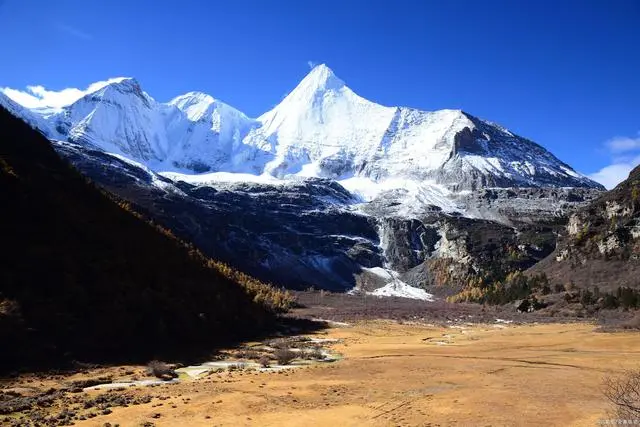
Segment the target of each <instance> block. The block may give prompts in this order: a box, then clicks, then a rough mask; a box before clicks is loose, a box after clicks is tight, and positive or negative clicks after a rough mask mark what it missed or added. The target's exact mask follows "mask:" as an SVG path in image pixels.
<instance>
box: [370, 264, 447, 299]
mask: <svg viewBox="0 0 640 427" xmlns="http://www.w3.org/2000/svg"><path fill="white" fill-rule="evenodd" d="M363 270H365V271H368V272H369V273H371V274H375V275H376V276H379V277H381V278H383V279H385V280H388V281H389V283H387V284H386V285H384V286H383V287H381V288H378V289H376V290H374V291H371V292H367V294H368V295H374V296H378V297H400V298H411V299H419V300H422V301H433V300H434V297H433V295H431V294H430V293H428V292H427V291H425V290H424V289H420V288H416V287H414V286H411V285H409V284H407V283H405V282H403V281H402V280H400V279H399V278H398V273H397V272H395V271H393V270H390V269H387V268H382V267H373V268H363Z"/></svg>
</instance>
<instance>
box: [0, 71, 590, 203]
mask: <svg viewBox="0 0 640 427" xmlns="http://www.w3.org/2000/svg"><path fill="white" fill-rule="evenodd" d="M0 103H2V105H5V106H8V108H9V109H10V110H11V111H13V112H14V113H15V114H17V115H20V116H22V117H23V118H25V120H27V121H29V122H30V123H32V124H33V125H34V126H36V127H38V128H39V129H41V130H42V131H43V132H44V133H46V134H47V135H48V136H49V137H50V138H52V139H60V140H69V141H71V142H76V143H80V144H85V145H89V146H91V147H96V148H99V149H102V150H104V151H106V152H110V153H115V154H118V155H121V156H125V157H128V158H129V159H132V160H135V161H137V162H140V163H143V164H144V165H146V166H147V167H149V168H151V169H152V170H154V171H156V172H165V173H167V175H166V176H171V175H170V174H172V173H173V174H179V175H174V176H176V177H177V176H180V179H182V180H185V181H188V182H189V181H190V182H193V183H198V184H201V185H206V184H207V183H211V182H216V181H219V180H223V181H230V180H231V181H239V180H245V181H250V182H257V181H265V180H266V181H269V182H274V180H289V179H291V178H296V179H297V178H304V177H321V178H330V179H334V180H336V181H338V182H340V183H342V184H343V185H344V186H345V188H348V189H349V190H350V191H352V192H353V193H354V194H355V195H357V196H358V197H359V198H360V199H361V201H369V200H373V199H375V198H376V197H378V196H379V195H380V194H382V193H384V192H388V191H392V190H399V191H400V190H401V191H405V192H406V198H405V200H406V203H407V206H408V208H407V214H410V212H411V211H414V210H415V209H414V207H416V206H417V207H419V206H420V205H421V204H432V205H436V206H439V207H441V208H442V209H444V210H445V211H457V210H459V207H458V206H457V205H456V204H455V203H454V202H453V201H452V199H453V197H452V196H453V194H454V193H455V194H459V193H460V192H461V191H469V190H475V189H478V188H487V187H501V188H505V187H513V186H520V187H589V188H600V186H599V185H598V184H597V183H595V182H593V181H591V180H589V179H588V178H586V177H584V176H583V175H581V174H579V173H577V172H575V171H574V170H573V169H571V167H569V166H568V165H566V164H565V163H563V162H561V161H560V160H558V159H557V158H556V157H555V156H553V155H552V154H551V153H550V152H548V151H547V150H545V149H544V148H542V147H541V146H539V145H537V144H535V143H534V142H532V141H529V140H527V139H525V138H521V137H519V136H517V135H515V134H513V133H512V132H510V131H508V130H507V129H505V128H503V127H501V126H498V125H495V124H493V123H490V122H487V121H483V120H480V119H478V118H476V117H473V116H471V115H469V114H467V113H465V112H463V111H460V110H439V111H433V112H426V111H420V110H416V109H411V108H405V107H386V106H382V105H379V104H376V103H374V102H371V101H368V100H366V99H364V98H362V97H361V96H359V95H357V94H356V93H354V92H353V91H352V90H351V89H349V87H347V86H346V84H345V83H344V82H343V81H342V80H341V79H339V78H338V77H337V76H336V75H335V74H334V73H333V71H332V70H331V69H329V68H328V67H327V66H326V65H324V64H323V65H318V66H317V67H315V68H314V69H313V70H312V71H311V72H310V73H309V74H308V75H307V76H306V77H305V78H304V79H303V80H302V81H301V82H300V84H298V86H296V88H295V89H294V90H293V91H291V93H289V94H288V95H287V96H286V97H285V99H284V100H282V102H281V103H280V104H279V105H277V106H276V107H275V108H273V109H272V110H271V111H269V112H267V113H265V114H263V115H261V116H260V117H258V118H257V119H251V118H249V117H247V116H246V115H245V114H243V113H242V112H240V111H239V110H237V109H235V108H233V107H231V106H229V105H227V104H225V103H223V102H220V101H219V100H217V99H215V98H213V97H211V96H210V95H207V94H204V93H201V92H189V93H187V94H185V95H182V96H178V97H176V98H174V99H173V100H171V101H169V102H167V103H160V102H157V101H156V100H154V99H153V98H152V97H151V96H149V95H148V94H147V93H146V92H144V91H143V90H142V88H141V86H140V84H139V83H138V82H137V81H136V80H135V79H132V78H119V79H111V80H109V83H108V84H106V85H105V86H103V87H101V88H100V89H99V90H96V91H94V92H91V93H88V94H86V95H85V96H84V97H82V98H81V99H79V100H78V101H76V102H74V103H73V104H71V105H68V106H66V107H63V108H62V109H61V110H59V111H52V110H48V111H45V110H28V109H26V108H24V107H22V106H19V105H18V104H16V103H15V102H13V101H11V100H10V99H9V98H7V97H6V96H5V95H3V94H0ZM202 173H207V175H205V176H199V175H198V174H202ZM230 174H238V175H237V176H231V175H230Z"/></svg>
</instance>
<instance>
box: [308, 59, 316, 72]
mask: <svg viewBox="0 0 640 427" xmlns="http://www.w3.org/2000/svg"><path fill="white" fill-rule="evenodd" d="M316 65H318V63H317V62H315V61H307V66H308V67H309V69H310V70H312V69H314V68H315V66H316Z"/></svg>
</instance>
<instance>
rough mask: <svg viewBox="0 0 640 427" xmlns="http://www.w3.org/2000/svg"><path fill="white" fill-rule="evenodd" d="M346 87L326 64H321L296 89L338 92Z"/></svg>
mask: <svg viewBox="0 0 640 427" xmlns="http://www.w3.org/2000/svg"><path fill="white" fill-rule="evenodd" d="M344 85H345V84H344V82H343V81H342V80H340V78H338V76H336V75H335V74H334V72H333V70H331V68H329V67H327V65H326V64H320V65H316V66H315V67H313V69H312V70H311V71H310V72H309V74H307V75H306V76H305V78H304V79H302V81H301V82H300V84H299V85H298V87H297V88H296V89H298V88H305V89H311V90H313V91H316V90H332V89H333V90H337V89H340V88H341V87H343V86H344Z"/></svg>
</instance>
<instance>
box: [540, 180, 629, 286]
mask: <svg viewBox="0 0 640 427" xmlns="http://www.w3.org/2000/svg"><path fill="white" fill-rule="evenodd" d="M533 271H544V272H546V273H547V274H548V275H549V276H551V278H553V279H555V280H556V281H560V282H561V283H565V282H569V281H573V282H574V283H575V284H576V285H577V286H583V287H593V286H598V287H600V288H605V289H606V288H615V287H618V286H627V287H640V167H636V168H635V169H634V170H633V171H632V172H631V174H630V175H629V178H628V179H627V180H625V181H624V182H622V183H621V184H619V185H618V186H617V187H616V188H615V189H613V190H611V191H609V192H607V193H605V194H603V195H602V196H601V197H599V198H597V199H596V200H594V201H593V202H592V203H590V204H589V205H588V206H586V207H584V208H582V209H580V210H578V211H577V212H576V213H574V214H573V215H571V217H570V218H569V221H568V223H567V226H566V228H565V230H563V233H562V236H561V238H560V239H559V242H558V247H557V249H556V250H555V251H554V253H553V254H552V255H551V256H549V257H548V258H547V259H545V260H544V261H543V262H541V263H540V264H539V265H536V266H535V267H534V269H533Z"/></svg>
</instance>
